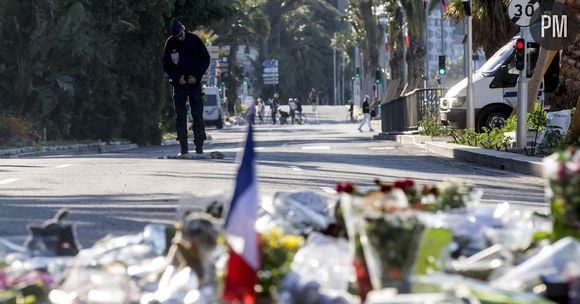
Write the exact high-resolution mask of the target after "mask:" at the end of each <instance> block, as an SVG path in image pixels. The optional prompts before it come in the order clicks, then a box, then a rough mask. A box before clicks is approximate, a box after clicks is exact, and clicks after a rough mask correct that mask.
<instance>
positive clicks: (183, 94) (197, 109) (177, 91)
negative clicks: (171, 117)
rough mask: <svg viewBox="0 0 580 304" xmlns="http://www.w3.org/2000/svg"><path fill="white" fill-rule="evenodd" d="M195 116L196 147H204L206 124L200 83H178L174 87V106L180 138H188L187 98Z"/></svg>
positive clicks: (178, 136) (176, 126) (194, 135)
mask: <svg viewBox="0 0 580 304" xmlns="http://www.w3.org/2000/svg"><path fill="white" fill-rule="evenodd" d="M188 98H189V106H190V107H191V116H192V117H193V127H192V129H193V143H194V144H195V147H196V148H200V149H201V148H203V141H204V140H205V139H206V136H205V124H204V122H203V102H202V100H201V86H200V85H193V86H192V85H177V86H175V87H174V88H173V107H174V109H175V129H176V131H177V138H178V139H179V140H182V139H184V140H187V111H188V108H187V105H186V104H185V103H186V102H187V99H188Z"/></svg>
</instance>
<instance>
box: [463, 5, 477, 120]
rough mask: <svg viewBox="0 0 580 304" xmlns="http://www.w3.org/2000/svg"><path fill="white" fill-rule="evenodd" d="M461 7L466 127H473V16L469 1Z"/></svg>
mask: <svg viewBox="0 0 580 304" xmlns="http://www.w3.org/2000/svg"><path fill="white" fill-rule="evenodd" d="M463 8H464V9H465V14H466V15H467V54H466V57H467V113H466V120H465V121H466V127H467V128H468V129H475V110H474V107H473V60H472V58H473V37H472V35H473V16H472V15H471V1H470V0H463Z"/></svg>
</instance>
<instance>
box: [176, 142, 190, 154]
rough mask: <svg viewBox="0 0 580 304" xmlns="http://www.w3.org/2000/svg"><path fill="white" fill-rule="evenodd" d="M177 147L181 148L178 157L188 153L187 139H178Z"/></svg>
mask: <svg viewBox="0 0 580 304" xmlns="http://www.w3.org/2000/svg"><path fill="white" fill-rule="evenodd" d="M179 146H180V147H181V152H180V153H179V154H178V156H181V155H185V154H187V153H188V152H189V146H188V145H187V139H180V140H179Z"/></svg>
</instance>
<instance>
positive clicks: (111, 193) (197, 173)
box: [0, 107, 545, 246]
mask: <svg viewBox="0 0 580 304" xmlns="http://www.w3.org/2000/svg"><path fill="white" fill-rule="evenodd" d="M305 109H306V113H307V115H308V120H309V121H308V124H306V125H294V126H272V125H258V126H257V127H256V134H255V140H256V146H257V147H256V150H257V162H258V169H257V170H258V176H259V191H260V193H261V194H263V195H267V196H272V195H273V194H274V193H276V192H277V191H296V190H304V189H309V190H316V191H329V190H330V189H332V188H334V185H335V183H336V182H339V181H354V182H356V183H360V184H371V183H372V182H373V179H374V178H380V179H383V180H393V179H397V178H414V179H417V180H418V181H419V182H420V183H434V182H438V181H441V180H443V179H445V178H447V177H456V178H459V179H461V180H464V181H467V182H471V183H474V184H475V185H476V186H477V187H479V188H481V189H483V191H484V201H485V202H487V203H498V202H504V201H508V202H511V203H514V204H517V205H521V206H525V207H531V208H535V209H544V208H545V203H544V190H543V186H544V181H543V179H541V178H536V177H531V176H524V175H520V174H516V173H510V172H506V171H498V170H493V169H487V168H484V167H478V166H475V165H470V164H466V163H460V162H455V161H453V160H450V159H446V158H442V157H438V156H433V155H430V154H428V153H427V152H426V151H425V150H423V149H422V147H420V146H418V145H405V146H402V145H399V144H397V143H394V142H389V141H375V140H372V133H369V132H364V133H360V132H359V131H358V130H357V125H355V124H348V123H346V122H344V117H345V115H346V108H343V107H320V109H319V113H320V114H319V115H320V116H319V121H320V124H314V123H313V122H315V119H314V116H313V115H314V114H313V113H312V112H310V111H311V109H310V108H309V107H305ZM373 126H374V128H375V130H379V129H380V122H378V121H375V122H374V123H373ZM245 132H246V128H244V127H241V126H235V127H226V128H224V129H223V130H214V129H209V130H208V133H209V134H211V136H212V138H213V139H212V140H211V141H210V142H208V143H207V145H206V151H207V152H211V151H215V150H219V151H222V152H224V153H225V155H226V158H225V159H223V160H176V159H160V157H162V156H168V155H174V154H176V153H177V152H178V150H179V147H178V146H177V145H176V144H172V145H166V146H157V147H142V148H139V149H135V150H130V151H125V152H122V153H110V154H84V155H58V156H54V155H52V156H44V157H34V158H12V159H0V237H7V238H8V239H11V240H15V241H21V240H22V239H23V238H24V236H25V235H26V226H27V225H28V224H30V223H41V222H42V221H43V220H45V219H47V218H49V217H51V216H52V215H53V214H54V213H55V212H56V211H57V210H58V209H59V208H62V207H67V208H69V209H70V211H71V216H70V217H69V221H70V222H71V223H74V224H76V225H77V231H78V236H79V239H80V240H81V242H82V243H83V245H84V246H87V245H90V244H92V243H93V242H94V241H96V240H98V239H99V238H101V237H103V236H105V235H106V234H108V233H111V234H116V235H118V234H126V233H136V232H139V231H140V230H141V229H142V228H143V226H144V225H145V224H146V223H149V222H165V223H170V222H172V221H173V220H174V219H175V218H176V215H175V210H176V206H177V205H178V201H179V199H180V197H182V196H187V195H205V194H209V193H212V192H215V191H221V192H223V193H225V194H226V195H228V194H230V193H231V192H232V191H233V187H234V178H235V174H236V170H237V164H236V153H237V152H238V151H240V150H241V145H242V142H243V140H244V138H245V135H246V134H245ZM191 149H193V147H191Z"/></svg>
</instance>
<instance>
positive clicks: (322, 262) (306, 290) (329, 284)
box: [280, 232, 354, 304]
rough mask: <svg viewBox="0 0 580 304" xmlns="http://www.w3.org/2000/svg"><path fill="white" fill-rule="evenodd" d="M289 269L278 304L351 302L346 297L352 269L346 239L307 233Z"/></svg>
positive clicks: (349, 297) (351, 278)
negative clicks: (305, 239) (279, 303)
mask: <svg viewBox="0 0 580 304" xmlns="http://www.w3.org/2000/svg"><path fill="white" fill-rule="evenodd" d="M330 252H332V254H329V253H330ZM291 269H292V273H290V274H289V275H288V276H287V278H286V279H285V280H284V283H283V285H282V291H281V294H280V299H281V303H296V304H298V303H300V304H310V303H312V304H315V303H354V299H352V297H351V296H350V295H349V294H348V285H349V283H350V282H351V281H352V280H353V279H354V269H353V267H352V255H350V254H349V252H348V243H347V241H346V240H344V239H338V238H334V237H328V236H325V235H322V234H319V233H316V232H314V233H312V234H310V235H309V237H308V239H307V241H306V243H305V244H304V246H302V248H301V249H300V250H299V251H298V253H297V254H296V255H295V256H294V259H293V261H292V264H291Z"/></svg>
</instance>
